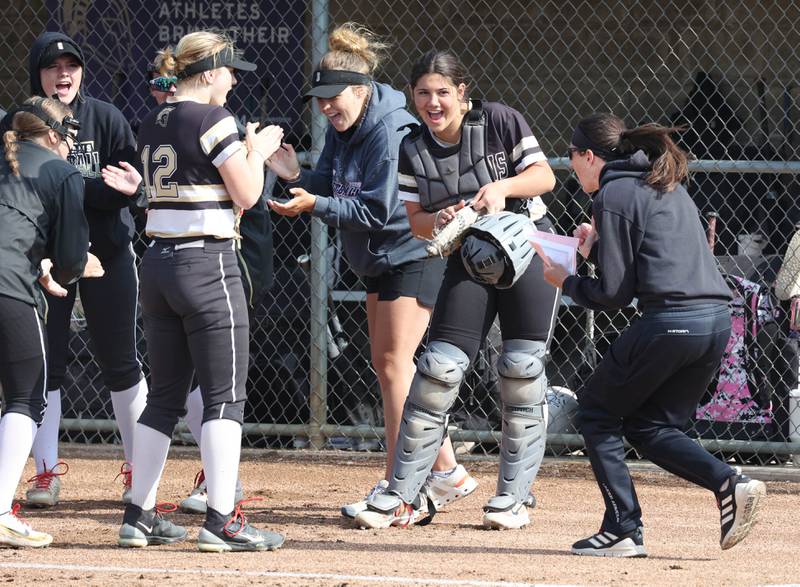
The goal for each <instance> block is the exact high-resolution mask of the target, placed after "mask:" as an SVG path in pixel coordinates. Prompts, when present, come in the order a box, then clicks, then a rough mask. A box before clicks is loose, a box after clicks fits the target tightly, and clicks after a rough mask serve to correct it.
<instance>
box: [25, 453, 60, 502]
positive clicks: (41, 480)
mask: <svg viewBox="0 0 800 587" xmlns="http://www.w3.org/2000/svg"><path fill="white" fill-rule="evenodd" d="M61 469H63V470H61ZM67 471H69V465H67V463H65V462H64V461H59V462H57V463H56V464H55V465H54V466H53V468H51V469H45V471H44V472H43V473H39V474H37V475H34V476H33V477H31V478H30V479H28V483H29V484H30V487H29V488H28V491H26V492H25V503H26V505H28V506H30V507H35V508H49V507H53V506H54V505H56V504H57V503H58V496H59V494H60V493H61V480H60V479H59V477H61V476H63V475H66V474H67Z"/></svg>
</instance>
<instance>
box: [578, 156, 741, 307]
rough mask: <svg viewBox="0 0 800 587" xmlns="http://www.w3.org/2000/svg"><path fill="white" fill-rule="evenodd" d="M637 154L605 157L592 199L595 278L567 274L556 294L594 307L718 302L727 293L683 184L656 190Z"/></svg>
mask: <svg viewBox="0 0 800 587" xmlns="http://www.w3.org/2000/svg"><path fill="white" fill-rule="evenodd" d="M650 169H651V164H650V161H649V160H648V159H647V156H646V155H645V154H644V152H642V151H637V152H636V153H634V154H633V155H632V156H631V157H630V158H629V159H624V160H619V161H610V162H609V163H607V164H606V165H605V166H604V167H603V169H602V171H601V173H600V190H599V191H598V192H597V194H596V195H595V197H594V199H593V201H592V216H593V217H594V221H595V228H596V229H597V233H598V236H599V239H598V241H597V243H596V244H595V246H594V247H593V248H592V259H593V260H595V259H596V261H597V264H598V268H599V269H600V273H601V276H600V278H599V279H593V278H589V277H578V276H570V277H567V279H566V280H565V281H564V293H565V294H567V295H568V296H570V297H571V298H572V299H573V300H575V302H576V303H578V304H579V305H581V306H583V307H586V308H592V309H595V310H605V309H612V308H624V307H625V306H627V305H628V304H630V303H631V301H632V300H633V298H634V297H636V298H638V299H639V308H640V309H641V310H643V311H647V310H649V309H656V308H666V307H674V306H692V305H696V304H725V303H727V302H728V301H729V300H730V299H731V293H730V289H729V288H728V286H727V285H726V284H725V280H724V279H723V277H722V275H721V274H720V272H719V269H717V264H716V262H715V259H714V256H713V255H712V254H711V251H710V250H709V248H708V244H707V242H706V238H705V234H704V233H703V227H702V225H701V224H700V214H699V212H698V210H697V207H696V206H695V205H694V202H693V201H692V199H691V198H690V197H689V194H688V193H687V192H686V189H685V188H684V187H683V186H681V185H679V186H677V187H676V188H675V189H674V190H673V191H671V192H658V191H656V190H655V189H653V188H652V187H651V186H649V185H648V184H647V183H646V182H645V181H644V177H645V175H647V173H648V172H649V171H650Z"/></svg>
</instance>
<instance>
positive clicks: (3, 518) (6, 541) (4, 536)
mask: <svg viewBox="0 0 800 587" xmlns="http://www.w3.org/2000/svg"><path fill="white" fill-rule="evenodd" d="M18 511H19V504H15V505H14V507H13V508H11V511H10V512H6V513H5V514H2V515H0V545H2V546H12V547H14V548H18V547H20V546H28V547H31V548H41V547H43V546H47V545H48V544H50V543H51V542H52V541H53V537H52V536H50V534H46V533H44V532H37V531H36V530H34V529H33V528H31V525H30V524H28V523H27V522H26V521H24V520H23V519H21V518H19V517H17V512H18Z"/></svg>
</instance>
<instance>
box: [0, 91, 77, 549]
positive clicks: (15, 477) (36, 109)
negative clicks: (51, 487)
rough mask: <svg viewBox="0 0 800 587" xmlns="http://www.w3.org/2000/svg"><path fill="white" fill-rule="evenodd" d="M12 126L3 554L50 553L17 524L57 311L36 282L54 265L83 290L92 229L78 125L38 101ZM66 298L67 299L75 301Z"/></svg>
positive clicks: (3, 279)
mask: <svg viewBox="0 0 800 587" xmlns="http://www.w3.org/2000/svg"><path fill="white" fill-rule="evenodd" d="M4 126H6V127H7V128H9V130H8V131H7V132H6V133H5V134H4V137H3V139H4V141H3V142H4V156H5V159H4V160H3V161H2V165H0V233H2V235H3V239H2V241H0V264H2V267H3V271H2V274H0V383H2V396H3V403H4V408H5V409H4V412H3V415H2V418H1V419H0V545H7V546H32V547H39V546H47V545H48V544H50V542H52V540H53V538H52V536H50V535H49V534H45V533H44V532H38V531H36V530H34V529H33V528H31V526H30V525H29V524H27V523H26V522H24V521H23V520H22V519H20V518H18V517H17V515H16V514H17V510H18V509H19V505H16V506H15V507H14V508H12V507H11V502H12V500H13V498H14V492H15V489H16V487H17V483H19V478H20V475H21V474H22V470H23V468H24V467H25V462H26V461H27V460H28V454H29V453H30V450H31V446H32V444H33V439H34V436H35V434H36V428H37V426H39V425H40V424H41V422H42V417H43V416H44V414H45V413H46V412H45V407H46V406H47V387H46V382H47V366H46V354H47V340H46V331H45V326H44V320H45V318H46V316H47V302H46V301H45V299H44V296H43V295H42V292H41V290H40V289H39V287H38V285H37V283H36V280H37V276H38V274H39V265H40V262H41V261H42V259H43V258H44V257H49V258H50V259H51V260H52V274H50V273H49V272H48V274H47V275H43V276H42V278H41V281H42V283H43V285H46V286H47V287H49V288H51V289H52V290H53V291H56V290H57V289H60V288H59V287H58V285H57V284H53V279H52V277H54V278H55V279H56V280H57V282H59V283H61V284H64V285H67V284H70V283H72V282H74V281H77V279H78V277H80V275H81V273H82V271H83V269H84V266H85V265H86V261H87V251H88V250H89V227H88V225H87V223H86V218H85V217H84V215H83V189H84V188H83V180H82V179H81V174H80V173H79V172H78V170H77V169H75V168H74V167H73V166H72V165H70V164H68V163H67V162H66V161H64V159H66V157H67V153H69V151H70V148H71V147H72V145H73V144H74V142H75V137H76V135H77V130H78V121H77V120H75V119H74V118H72V113H71V111H70V109H69V108H67V106H65V105H64V104H62V103H60V102H58V101H56V100H50V99H45V98H38V97H36V98H31V99H30V100H27V101H26V102H25V103H24V104H23V105H22V106H21V107H19V108H17V109H14V110H12V111H11V112H10V113H9V114H8V116H7V120H5V121H4ZM63 293H66V292H65V291H64V292H63Z"/></svg>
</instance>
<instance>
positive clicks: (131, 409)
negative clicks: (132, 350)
mask: <svg viewBox="0 0 800 587" xmlns="http://www.w3.org/2000/svg"><path fill="white" fill-rule="evenodd" d="M146 403H147V382H146V381H145V380H144V377H142V379H140V380H139V383H137V384H136V385H134V386H133V387H129V388H128V389H123V390H122V391H112V392H111V405H112V406H113V407H114V419H115V420H116V421H117V428H119V435H120V437H121V438H122V451H123V452H124V453H125V460H126V461H127V462H129V463H130V462H131V460H132V459H133V431H134V429H135V428H136V421H137V420H138V419H139V416H141V415H142V410H144V406H145V404H146ZM48 409H49V408H48Z"/></svg>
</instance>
